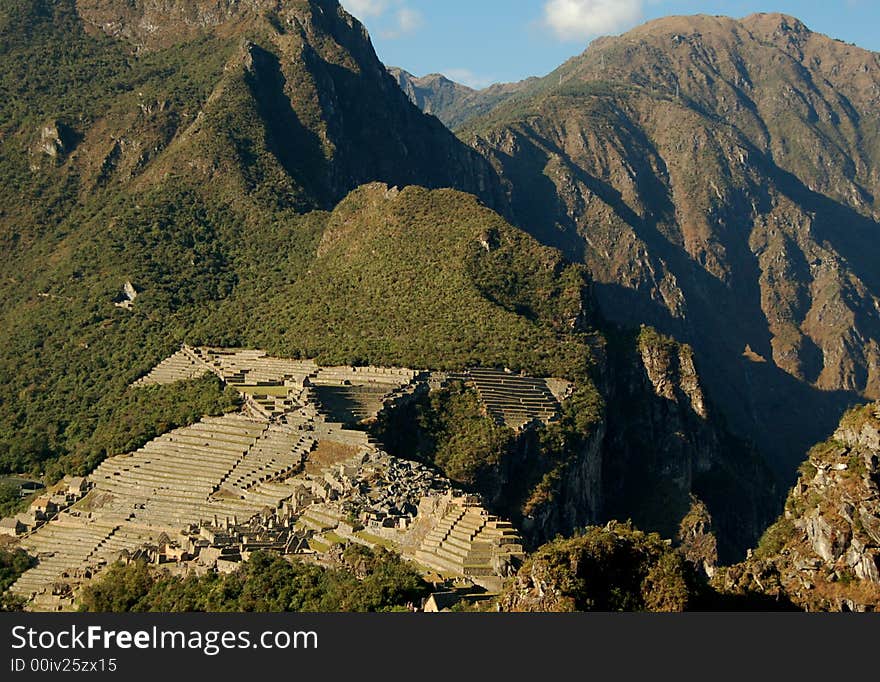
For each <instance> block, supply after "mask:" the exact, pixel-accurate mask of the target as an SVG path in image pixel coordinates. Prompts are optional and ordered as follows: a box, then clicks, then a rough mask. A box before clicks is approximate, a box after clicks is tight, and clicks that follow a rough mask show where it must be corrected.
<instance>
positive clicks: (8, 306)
mask: <svg viewBox="0 0 880 682" xmlns="http://www.w3.org/2000/svg"><path fill="white" fill-rule="evenodd" d="M102 12H104V13H107V12H109V13H112V17H111V18H107V17H108V16H110V15H109V14H108V15H105V14H102ZM193 13H194V14H193ZM180 17H195V18H192V19H191V20H190V19H187V20H185V21H184V20H183V19H180ZM94 24H98V25H100V30H99V29H97V28H95V26H94ZM104 30H106V31H107V32H108V33H110V34H111V35H110V36H108V35H105V33H104ZM144 31H146V33H143V32H144ZM142 38H143V40H142ZM0 66H2V68H0V95H2V96H0V174H2V177H3V180H4V182H3V183H0V244H2V248H3V252H4V257H3V258H2V259H0V325H2V329H3V331H4V339H5V343H4V344H3V349H2V350H0V376H2V379H3V381H2V389H0V390H2V400H0V403H2V407H0V441H2V442H3V443H4V447H3V448H2V452H3V457H4V459H5V460H6V464H7V466H9V467H12V468H31V467H34V468H38V467H39V462H40V461H43V460H54V459H55V458H57V456H58V455H62V454H71V453H77V454H76V462H75V463H74V464H73V465H71V466H72V467H73V468H74V469H75V468H77V467H78V466H82V465H83V462H84V461H89V462H94V460H95V458H100V457H101V456H103V454H102V452H103V449H104V448H105V445H106V443H104V442H102V443H96V442H94V440H93V439H92V437H91V435H90V434H91V433H92V432H93V431H94V427H95V424H96V423H102V424H112V423H113V419H112V415H113V413H114V411H115V410H116V409H122V410H124V409H127V408H126V406H125V405H123V403H124V401H123V400H122V399H121V396H124V395H126V394H125V391H124V388H125V386H126V384H127V382H128V381H130V380H131V379H133V378H134V377H136V376H137V374H138V373H139V372H142V371H143V370H145V369H146V368H148V367H149V366H150V365H151V364H153V363H155V361H156V360H158V359H159V358H160V357H161V356H162V355H163V354H165V353H167V351H168V350H169V349H171V348H172V347H173V346H174V344H176V343H179V342H180V341H182V340H183V338H185V336H186V335H187V334H188V333H190V332H191V330H192V329H193V327H194V326H195V324H196V322H198V321H204V320H205V319H206V318H210V316H211V315H212V314H213V313H214V312H215V311H216V310H217V309H218V307H219V303H220V302H221V301H223V300H225V299H227V298H228V297H229V296H230V295H231V294H232V293H233V292H237V293H239V294H241V292H243V291H248V292H249V294H248V296H249V297H250V298H249V299H248V298H247V297H245V296H240V297H239V298H237V299H236V300H237V301H241V300H245V301H246V302H245V303H244V304H243V308H242V310H239V311H237V315H238V316H237V317H229V316H227V317H226V318H224V319H223V321H222V323H221V324H218V325H215V326H214V328H215V329H218V328H219V329H221V330H222V331H223V335H224V336H230V335H235V334H238V333H239V332H238V328H240V327H243V326H244V324H243V319H245V318H246V316H247V315H248V314H250V312H252V311H255V310H257V309H258V308H259V303H258V302H260V301H265V300H269V299H271V297H272V295H273V294H274V292H275V291H276V290H277V289H279V288H280V287H282V286H284V285H286V284H289V283H290V282H291V281H293V280H296V279H297V278H299V277H301V276H303V275H305V274H306V273H307V271H308V264H309V262H310V261H311V259H312V258H313V257H314V254H315V250H316V249H317V246H318V240H319V239H320V236H321V234H322V230H323V227H324V221H325V220H326V217H327V216H326V214H324V213H321V212H311V213H309V211H311V210H312V209H315V208H320V207H324V206H326V207H332V206H334V205H335V204H336V203H337V201H339V200H340V199H341V198H343V197H344V196H345V195H347V194H348V193H349V191H351V190H352V189H354V188H355V187H356V186H358V185H359V184H361V183H362V182H366V181H370V180H374V179H381V180H385V181H387V182H389V183H393V184H410V183H419V184H422V185H426V186H457V187H462V188H464V189H467V190H469V191H471V192H473V193H475V194H481V195H482V196H484V198H486V200H487V201H490V200H491V196H490V195H491V171H490V169H489V168H488V165H487V164H486V162H485V161H483V160H482V159H480V158H479V157H478V155H477V154H476V153H475V152H473V151H472V150H469V149H468V148H466V147H465V145H463V144H462V143H461V142H459V141H458V140H457V139H456V138H455V137H454V136H453V135H452V134H451V133H449V132H448V131H447V130H446V129H445V128H444V127H443V126H442V125H441V124H440V123H439V122H438V121H436V120H435V119H432V118H431V117H428V116H425V115H424V114H422V113H421V112H419V111H418V109H417V108H416V107H414V106H413V105H412V104H411V103H410V102H408V101H407V99H406V97H405V96H404V95H403V93H401V92H400V90H399V89H398V88H397V87H396V86H395V84H394V82H393V80H392V79H391V78H390V76H388V75H387V73H386V72H385V70H384V67H383V66H382V65H381V64H380V62H379V61H378V59H376V56H375V53H374V52H373V48H372V46H371V44H370V42H369V39H368V37H367V35H366V32H365V31H364V29H363V27H362V26H361V25H360V24H359V23H357V22H356V20H354V19H353V18H351V17H350V16H349V15H347V14H346V13H345V12H344V11H343V10H342V9H341V8H340V7H339V5H338V3H336V2H325V1H320V2H319V1H317V0H315V1H311V2H306V1H305V0H291V1H290V2H284V3H276V2H268V1H266V2H262V1H258V2H249V3H219V4H218V3H213V2H201V1H198V2H196V1H190V0H180V1H179V2H172V3H153V2H149V1H148V0H145V1H144V2H140V1H138V2H133V3H127V2H125V3H123V2H98V1H94V2H81V3H79V4H78V5H77V4H75V3H74V2H73V0H61V1H60V2H47V1H44V0H12V1H11V2H9V3H4V5H3V7H2V9H0ZM486 178H488V180H487V179H486ZM484 180H486V182H485V183H484ZM483 189H487V192H483ZM126 283H129V284H131V285H132V287H133V290H134V291H135V292H136V293H137V294H138V298H137V301H136V303H135V305H134V306H133V309H132V310H131V311H125V310H123V309H119V308H116V307H114V301H115V300H117V299H118V297H119V296H120V295H121V292H122V291H123V288H124V286H125V285H126ZM248 286H250V288H248ZM218 333H219V332H218ZM220 340H221V339H216V341H220ZM256 345H260V344H256ZM129 407H130V406H129ZM154 416H155V415H151V417H154ZM123 421H124V420H119V423H120V424H122V423H123ZM120 428H121V427H120ZM151 428H159V426H158V425H153V427H151ZM148 430H149V429H147V431H148ZM109 440H110V441H111V442H118V441H117V439H116V436H115V435H114V436H113V437H111V438H110V439H109Z"/></svg>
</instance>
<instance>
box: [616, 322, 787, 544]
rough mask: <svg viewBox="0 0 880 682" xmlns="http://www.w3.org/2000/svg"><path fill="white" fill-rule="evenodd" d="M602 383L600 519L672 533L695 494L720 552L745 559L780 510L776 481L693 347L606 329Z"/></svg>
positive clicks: (654, 335)
mask: <svg viewBox="0 0 880 682" xmlns="http://www.w3.org/2000/svg"><path fill="white" fill-rule="evenodd" d="M605 382H606V384H607V395H608V410H607V420H608V424H607V435H606V437H605V443H604V445H603V465H602V478H603V511H602V513H603V518H605V519H614V518H632V520H633V521H634V522H635V523H636V525H637V526H638V527H640V528H644V529H646V530H655V531H658V532H659V533H660V534H661V535H663V536H664V537H675V536H676V535H677V534H678V533H679V528H680V524H681V522H682V519H684V518H685V516H686V515H688V514H689V512H692V511H693V510H692V506H693V504H694V500H693V496H694V495H695V496H697V497H698V498H699V499H700V500H702V501H703V503H705V506H706V507H707V510H706V513H707V514H711V517H712V518H714V520H715V525H716V526H717V528H716V530H717V534H718V541H719V544H720V548H719V549H720V553H721V555H722V557H723V558H724V559H725V560H728V561H730V560H733V559H735V558H739V557H742V555H743V552H744V551H745V548H746V547H749V546H752V545H753V544H754V542H755V541H756V540H757V538H758V537H759V535H760V534H761V532H762V531H763V529H764V528H766V526H767V524H768V523H770V521H771V520H772V519H773V518H774V516H775V515H776V514H777V513H778V507H777V506H776V503H775V502H774V499H775V495H776V485H775V482H774V479H773V476H772V475H771V473H770V471H769V470H768V469H767V467H766V466H765V465H764V464H763V463H762V462H761V459H760V457H759V456H758V454H757V453H756V452H755V451H754V449H753V448H752V447H751V446H749V445H748V444H746V443H745V442H742V441H740V440H738V439H736V438H734V437H733V436H731V434H730V433H729V432H728V431H727V430H726V427H725V424H724V421H723V419H722V418H721V417H720V415H719V414H717V412H716V411H714V410H713V409H712V408H711V407H710V405H709V401H708V400H707V398H706V395H705V392H704V390H703V387H702V381H701V378H700V376H699V374H698V373H697V368H696V366H695V362H694V354H693V351H692V350H691V348H690V347H689V346H687V345H684V344H680V343H677V342H675V341H673V340H672V339H670V338H668V337H665V336H663V335H661V334H659V333H657V332H656V331H654V330H653V329H650V328H643V329H642V331H641V332H640V334H639V335H638V337H637V338H633V337H631V336H629V335H626V334H620V335H618V336H617V337H615V336H612V337H611V339H610V342H609V364H608V377H607V378H606V380H605ZM701 504H702V503H701Z"/></svg>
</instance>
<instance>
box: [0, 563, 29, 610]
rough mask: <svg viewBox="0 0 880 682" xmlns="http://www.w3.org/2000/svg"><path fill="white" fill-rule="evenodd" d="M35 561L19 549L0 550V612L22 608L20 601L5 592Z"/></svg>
mask: <svg viewBox="0 0 880 682" xmlns="http://www.w3.org/2000/svg"><path fill="white" fill-rule="evenodd" d="M35 564H36V561H35V560H34V558H33V557H31V556H29V555H28V554H27V552H25V551H23V550H20V549H13V550H8V549H0V611H20V610H21V609H22V606H23V602H22V600H21V599H19V598H17V597H14V596H13V595H11V594H9V593H8V592H6V590H7V588H8V587H9V586H10V585H12V583H14V582H15V581H16V580H18V577H19V576H20V575H21V574H22V573H24V572H25V571H26V570H28V569H29V568H31V567H33V566H34V565H35Z"/></svg>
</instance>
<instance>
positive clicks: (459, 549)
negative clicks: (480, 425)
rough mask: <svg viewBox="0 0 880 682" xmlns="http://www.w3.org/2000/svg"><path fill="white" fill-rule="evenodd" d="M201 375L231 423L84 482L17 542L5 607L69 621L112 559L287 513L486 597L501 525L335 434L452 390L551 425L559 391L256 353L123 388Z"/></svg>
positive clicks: (428, 477) (358, 437) (502, 547)
mask: <svg viewBox="0 0 880 682" xmlns="http://www.w3.org/2000/svg"><path fill="white" fill-rule="evenodd" d="M207 372H213V373H214V374H216V375H217V376H218V377H220V378H221V379H222V380H223V381H224V382H226V383H228V384H230V385H233V386H235V387H236V388H237V389H238V390H239V391H240V392H241V393H242V394H243V395H244V396H245V407H244V409H243V412H242V413H239V414H229V415H225V416H222V417H205V418H203V419H201V420H200V421H198V422H197V423H195V424H192V425H190V426H186V427H183V428H179V429H175V430H174V431H171V432H170V433H166V434H164V435H162V436H160V437H158V438H156V439H154V440H152V441H150V442H149V443H147V444H146V445H145V446H144V447H142V448H140V449H139V450H137V451H135V452H132V453H129V454H125V455H120V456H117V457H112V458H110V459H107V460H106V461H104V462H103V463H102V464H101V465H100V466H99V467H98V468H97V469H96V470H95V471H94V472H93V473H92V474H91V475H90V477H89V479H90V481H91V483H92V484H93V486H94V487H93V489H92V490H91V491H90V492H89V494H88V495H87V496H86V497H85V498H83V499H82V500H80V501H79V502H77V503H76V504H74V505H73V506H72V507H71V508H70V509H69V510H67V511H65V512H62V513H61V514H59V515H58V517H57V518H56V519H54V520H52V521H50V522H48V523H46V524H45V525H43V526H41V527H40V528H39V529H37V530H35V531H33V532H31V533H30V534H28V535H26V536H24V538H23V539H22V546H23V547H25V548H26V549H28V550H29V551H30V552H31V553H33V554H34V555H35V556H37V557H38V560H39V563H38V564H37V566H36V567H34V568H33V569H31V570H29V571H27V572H25V573H24V575H22V576H21V578H19V580H18V581H17V582H16V583H15V585H14V586H13V588H12V589H13V591H14V592H15V593H16V594H19V595H22V596H25V597H27V598H30V599H31V600H32V601H31V604H32V606H34V607H37V608H58V607H59V606H60V607H64V608H69V607H71V606H72V605H73V602H72V601H71V588H75V587H76V586H77V585H78V584H79V583H81V582H82V580H84V579H88V578H89V577H90V576H91V575H92V574H93V573H94V572H95V571H98V570H101V568H102V567H103V566H106V565H107V564H108V563H110V562H112V561H113V560H115V558H116V557H118V556H119V554H120V552H122V551H123V550H127V551H129V552H134V551H139V550H140V548H142V547H143V546H144V545H145V544H146V543H150V544H155V542H156V539H157V538H161V537H163V535H167V536H169V537H171V536H173V535H176V534H179V533H180V532H181V530H182V529H185V528H187V527H191V526H192V525H193V524H199V523H200V522H203V521H205V520H209V519H231V520H232V523H233V525H234V524H237V523H238V521H237V520H241V521H247V520H248V519H251V518H253V517H254V516H255V515H256V514H265V513H267V510H268V513H270V514H271V513H272V511H273V510H278V509H281V508H285V507H287V508H290V507H291V505H292V508H295V509H296V514H297V519H298V521H296V520H295V521H296V526H297V528H299V529H300V530H301V531H302V532H303V533H305V534H306V535H303V537H307V534H308V533H319V534H320V533H326V532H329V531H333V532H334V533H336V534H337V535H342V536H343V537H345V538H347V539H349V540H351V541H356V542H362V543H366V544H372V543H377V542H380V543H390V544H389V546H396V547H399V548H401V550H402V551H403V552H404V554H405V555H406V556H409V557H410V558H413V559H415V560H416V561H417V562H419V563H420V564H422V565H423V566H425V567H427V568H428V569H430V570H436V571H441V572H443V573H444V574H446V575H456V576H467V577H470V578H471V579H473V580H474V581H483V583H481V584H487V585H488V584H494V583H493V581H497V580H498V578H499V576H500V575H504V574H505V572H506V571H507V570H508V567H509V566H510V565H511V563H515V562H516V561H517V560H518V559H519V558H520V557H521V556H522V546H521V542H520V539H519V537H518V535H517V534H516V532H515V530H514V529H513V527H512V526H511V525H510V524H509V523H507V522H504V521H501V520H499V519H497V518H495V517H493V516H491V515H489V514H488V513H487V512H486V510H485V509H483V508H482V507H480V506H479V505H478V504H477V503H476V502H472V501H469V498H465V497H462V496H455V495H452V494H451V493H448V494H447V491H449V490H450V488H451V484H450V483H449V481H448V480H446V479H442V480H440V477H438V476H437V475H436V474H435V473H434V472H431V471H429V470H427V469H426V468H425V467H423V466H422V465H418V464H416V463H413V462H407V461H405V460H399V459H396V458H394V457H391V456H390V455H388V454H387V453H385V452H384V451H383V450H382V448H381V444H379V443H376V442H375V441H374V440H372V439H371V437H370V436H369V434H368V433H367V432H365V431H361V430H355V429H349V428H346V426H349V425H353V424H357V423H360V422H363V421H365V420H370V419H373V418H375V417H376V416H377V415H378V414H379V413H380V412H381V411H382V410H383V409H386V408H389V407H391V406H393V405H397V404H399V403H400V402H402V401H404V400H407V399H409V398H410V397H412V396H414V395H416V394H418V392H419V391H422V390H429V389H430V388H436V387H438V386H441V385H442V384H443V382H444V381H446V380H448V379H449V378H462V379H464V380H465V381H468V382H471V383H472V384H473V385H474V387H475V388H476V390H477V392H478V393H479V396H480V398H481V400H482V401H483V402H484V404H485V406H486V410H487V412H488V413H489V414H490V415H491V416H492V417H494V418H495V419H496V420H498V421H499V422H501V423H505V424H508V425H510V426H512V427H514V428H520V427H522V426H524V425H526V424H528V423H531V422H533V421H534V420H541V421H549V420H552V419H553V418H554V417H555V416H556V414H557V412H558V409H559V402H558V400H557V398H556V397H555V395H554V390H555V393H556V394H558V393H559V391H560V390H564V389H565V382H557V383H556V384H548V382H547V380H543V379H532V378H529V377H524V376H519V375H513V374H511V373H509V372H503V371H499V370H490V369H472V370H468V371H467V372H466V373H464V374H463V375H452V376H450V375H440V374H431V373H428V372H416V371H413V370H408V369H385V368H378V367H319V366H318V365H317V364H315V363H314V362H310V361H297V360H285V359H279V358H272V357H270V356H268V355H267V354H266V353H264V352H262V351H255V350H239V349H220V348H190V347H188V346H184V347H183V348H182V349H181V350H180V351H179V352H177V353H175V354H174V355H173V356H171V357H170V358H168V359H167V360H165V361H163V362H162V363H160V364H159V365H158V366H157V367H156V368H155V369H154V370H153V371H152V372H150V373H149V374H148V375H147V376H145V377H144V378H143V379H141V380H140V381H138V382H137V383H136V384H135V386H136V387H141V386H150V385H157V384H165V383H171V382H175V381H180V380H185V379H190V378H192V377H195V376H199V375H201V374H204V373H207ZM340 458H341V459H340ZM424 500H428V501H427V502H424V504H423V501H424ZM351 518H358V519H360V520H361V521H362V523H363V524H364V525H365V527H366V528H365V530H364V531H363V533H362V534H357V533H355V532H354V531H353V530H352V527H351V526H350V524H347V521H345V522H344V521H343V519H346V520H347V519H351ZM216 523H217V521H215V525H216ZM227 525H228V522H227ZM345 528H348V530H347V531H346V530H344V529H345ZM334 529H335V531H334ZM333 537H336V536H333ZM318 539H319V540H320V537H319V538H318ZM56 585H60V586H61V587H59V588H56ZM64 585H67V587H66V588H65V587H63V586H64ZM65 590H66V591H65Z"/></svg>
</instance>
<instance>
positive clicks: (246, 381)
mask: <svg viewBox="0 0 880 682" xmlns="http://www.w3.org/2000/svg"><path fill="white" fill-rule="evenodd" d="M181 352H183V353H185V354H187V355H188V356H189V357H190V358H192V359H193V360H194V361H196V362H201V363H203V364H204V366H205V367H207V368H208V369H209V370H210V371H212V372H214V373H215V374H216V375H217V376H218V377H220V379H222V380H223V381H224V382H226V383H228V384H232V385H233V386H254V387H257V386H284V385H287V386H289V387H291V388H302V387H303V386H304V385H305V384H307V383H308V379H309V378H310V377H312V376H314V375H315V373H316V372H317V371H318V366H317V365H316V364H315V363H314V362H312V361H309V360H306V361H300V360H288V359H283V358H273V357H270V356H269V355H268V354H266V353H265V352H263V351H259V350H241V349H226V348H190V347H189V346H184V347H183V349H182V351H181Z"/></svg>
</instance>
